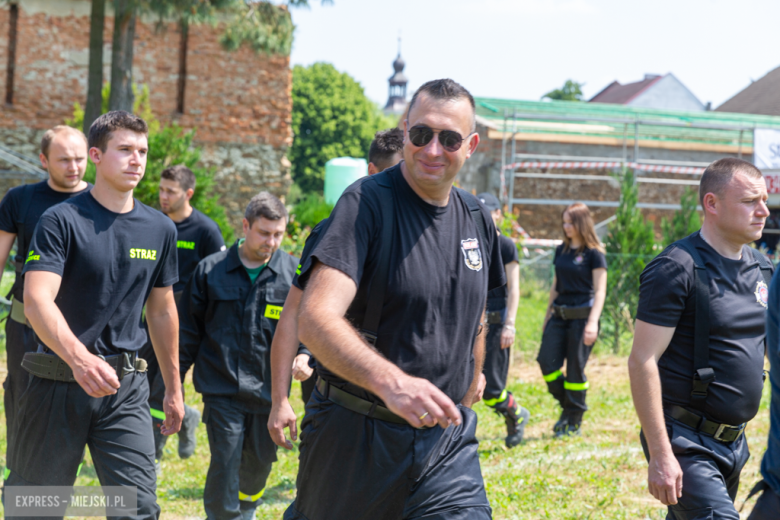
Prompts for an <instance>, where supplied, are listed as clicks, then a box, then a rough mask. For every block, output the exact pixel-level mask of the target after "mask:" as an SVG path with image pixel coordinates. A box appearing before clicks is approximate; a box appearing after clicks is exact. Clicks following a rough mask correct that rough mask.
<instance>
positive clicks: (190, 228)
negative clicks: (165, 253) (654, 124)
mask: <svg viewBox="0 0 780 520" xmlns="http://www.w3.org/2000/svg"><path fill="white" fill-rule="evenodd" d="M174 224H175V225H176V251H177V252H178V257H179V281H178V282H176V284H175V285H174V286H173V292H179V291H183V290H184V286H185V285H186V284H187V280H189V279H190V276H192V272H193V271H194V270H195V267H197V265H198V262H200V261H201V260H203V259H204V258H206V257H207V256H209V255H210V254H212V253H216V252H217V251H222V250H224V249H225V241H224V240H223V239H222V232H221V231H220V230H219V226H218V225H217V223H216V222H214V221H213V220H211V219H210V218H208V217H207V216H206V215H204V214H203V213H201V212H200V211H198V210H197V209H193V210H192V214H191V215H190V216H189V217H187V218H185V219H184V220H182V221H181V222H174Z"/></svg>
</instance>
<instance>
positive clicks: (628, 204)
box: [604, 170, 655, 354]
mask: <svg viewBox="0 0 780 520" xmlns="http://www.w3.org/2000/svg"><path fill="white" fill-rule="evenodd" d="M637 199H638V189H637V186H636V182H635V176H634V172H633V171H632V170H625V171H624V172H623V175H622V178H621V185H620V205H619V206H618V209H617V212H616V213H615V217H616V218H615V220H614V221H612V222H611V223H610V224H609V228H608V231H607V237H606V241H605V246H606V249H607V264H608V273H607V297H606V301H605V302H604V312H605V313H606V314H607V317H608V319H609V322H610V325H611V327H613V330H612V334H613V336H612V349H613V352H614V353H616V354H617V353H618V352H619V350H620V336H621V333H622V332H623V330H629V331H630V332H632V333H633V319H634V316H635V314H636V306H637V303H638V301H639V275H640V274H641V273H642V270H643V269H644V268H645V265H647V262H648V261H649V260H650V259H651V258H652V256H653V255H654V254H655V233H654V232H653V224H652V223H651V222H647V221H645V218H644V215H642V212H641V211H640V210H639V208H637V207H636V205H637Z"/></svg>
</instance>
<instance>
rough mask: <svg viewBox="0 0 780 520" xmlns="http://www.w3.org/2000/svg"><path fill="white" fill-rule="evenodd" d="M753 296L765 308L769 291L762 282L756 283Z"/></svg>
mask: <svg viewBox="0 0 780 520" xmlns="http://www.w3.org/2000/svg"><path fill="white" fill-rule="evenodd" d="M753 294H755V295H756V301H757V302H758V303H760V304H761V305H762V306H763V307H764V308H766V306H767V302H768V301H769V289H768V288H767V286H766V283H765V282H764V280H760V281H758V282H757V283H756V292H755V293H753Z"/></svg>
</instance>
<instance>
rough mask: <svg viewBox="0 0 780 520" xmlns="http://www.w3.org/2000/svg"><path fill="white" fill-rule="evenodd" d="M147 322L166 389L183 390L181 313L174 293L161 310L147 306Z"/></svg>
mask: <svg viewBox="0 0 780 520" xmlns="http://www.w3.org/2000/svg"><path fill="white" fill-rule="evenodd" d="M146 323H147V325H148V326H149V335H150V336H151V340H152V347H153V348H154V354H155V355H156V356H157V361H158V363H159V364H160V373H161V374H162V376H163V381H164V382H165V390H166V391H172V392H181V380H180V376H179V315H178V313H177V312H176V304H175V303H174V300H173V293H171V295H170V302H166V305H164V306H163V308H161V309H160V310H155V311H153V312H150V311H149V307H148V306H147V313H146Z"/></svg>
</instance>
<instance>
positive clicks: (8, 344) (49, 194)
mask: <svg viewBox="0 0 780 520" xmlns="http://www.w3.org/2000/svg"><path fill="white" fill-rule="evenodd" d="M40 160H41V166H43V168H45V169H46V171H47V172H48V173H49V178H48V179H47V180H45V181H41V182H38V183H35V184H27V185H24V186H19V187H17V188H13V189H11V190H9V191H8V193H6V195H5V197H3V200H2V202H0V266H5V264H6V261H7V260H8V256H9V255H10V254H11V247H13V244H14V240H16V242H17V245H16V257H15V258H14V264H15V266H16V280H14V285H13V287H12V288H11V292H10V294H9V295H8V297H9V299H10V300H11V313H10V315H9V316H8V319H7V320H6V322H5V348H6V362H7V365H8V375H7V376H6V378H5V382H4V383H3V390H4V391H5V393H4V396H3V404H4V405H5V426H6V432H7V433H6V435H7V437H6V441H7V442H6V459H5V460H6V461H9V460H10V459H11V458H12V453H13V446H14V441H15V439H14V433H15V430H16V420H15V419H16V412H17V407H18V405H19V398H20V397H21V396H22V393H23V392H24V389H25V388H27V379H28V377H27V372H26V371H24V370H22V356H24V353H25V352H34V351H35V349H36V348H37V343H36V342H35V336H34V334H33V331H32V329H31V328H30V326H29V325H28V323H27V320H26V318H25V317H24V303H23V302H24V279H23V278H22V269H23V268H24V260H25V258H26V257H27V250H28V248H29V245H30V242H31V241H32V235H33V231H34V230H35V225H36V224H37V223H38V219H40V218H41V215H43V212H44V211H46V210H47V209H49V208H50V207H52V206H54V205H55V204H59V203H60V202H62V201H65V200H68V199H69V198H71V197H75V196H76V195H80V194H82V193H84V192H85V191H87V190H89V189H90V187H91V185H90V184H88V183H87V182H84V180H83V179H84V172H85V171H86V169H87V138H86V137H84V134H83V133H81V131H79V130H76V129H75V128H71V127H69V126H55V127H54V128H52V129H50V130H47V131H46V133H45V134H43V139H41V154H40ZM2 275H3V271H2V270H0V277H2ZM9 473H10V469H9V467H8V465H7V464H6V468H5V472H4V473H3V478H4V479H5V478H7V477H8V474H9Z"/></svg>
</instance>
